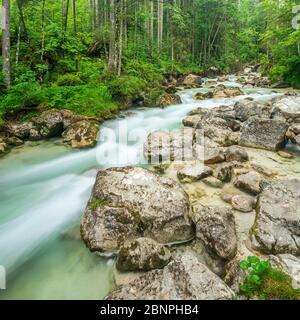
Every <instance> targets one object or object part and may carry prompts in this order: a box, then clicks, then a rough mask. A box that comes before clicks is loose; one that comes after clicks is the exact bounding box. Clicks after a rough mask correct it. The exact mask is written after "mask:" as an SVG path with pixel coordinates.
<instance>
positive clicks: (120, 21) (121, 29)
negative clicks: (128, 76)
mask: <svg viewBox="0 0 300 320" xmlns="http://www.w3.org/2000/svg"><path fill="white" fill-rule="evenodd" d="M119 5H120V16H119V48H118V49H119V50H118V60H119V61H118V76H120V75H121V71H122V51H123V1H122V0H120V3H119Z"/></svg>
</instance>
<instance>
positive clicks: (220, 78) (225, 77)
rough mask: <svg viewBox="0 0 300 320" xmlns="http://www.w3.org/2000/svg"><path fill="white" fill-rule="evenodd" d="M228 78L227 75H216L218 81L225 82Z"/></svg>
mask: <svg viewBox="0 0 300 320" xmlns="http://www.w3.org/2000/svg"><path fill="white" fill-rule="evenodd" d="M228 80H229V76H226V75H224V76H221V77H218V81H219V82H225V81H228Z"/></svg>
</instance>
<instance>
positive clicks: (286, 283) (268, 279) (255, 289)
mask: <svg viewBox="0 0 300 320" xmlns="http://www.w3.org/2000/svg"><path fill="white" fill-rule="evenodd" d="M240 267H241V269H242V270H244V271H245V272H246V273H247V276H246V279H245V281H244V283H243V284H242V285H241V286H240V291H241V293H242V294H243V295H245V296H246V297H247V298H248V299H252V298H258V299H260V300H300V290H299V289H298V290H296V289H294V288H293V286H292V279H291V277H290V276H289V275H287V274H286V273H285V272H284V271H282V270H280V269H277V268H274V267H273V266H272V265H271V264H270V262H269V261H265V260H260V259H259V258H257V257H255V256H249V257H248V258H247V260H243V261H241V262H240Z"/></svg>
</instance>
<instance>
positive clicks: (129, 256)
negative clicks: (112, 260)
mask: <svg viewBox="0 0 300 320" xmlns="http://www.w3.org/2000/svg"><path fill="white" fill-rule="evenodd" d="M170 260H171V253H170V251H169V250H168V249H167V248H166V247H165V246H164V245H162V244H159V243H157V242H156V241H154V240H152V239H150V238H138V239H135V240H133V241H131V242H125V243H124V244H123V245H122V246H121V248H120V251H119V255H118V259H117V262H116V266H117V269H118V270H120V271H150V270H152V269H161V268H163V267H164V266H166V265H167V264H168V263H169V261H170Z"/></svg>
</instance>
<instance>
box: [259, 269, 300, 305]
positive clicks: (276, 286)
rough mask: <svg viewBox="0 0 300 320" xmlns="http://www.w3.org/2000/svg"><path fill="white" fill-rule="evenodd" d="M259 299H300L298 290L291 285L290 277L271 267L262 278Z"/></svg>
mask: <svg viewBox="0 0 300 320" xmlns="http://www.w3.org/2000/svg"><path fill="white" fill-rule="evenodd" d="M259 297H260V298H261V299H267V300H300V290H296V289H294V288H293V286H292V279H291V277H290V276H288V275H287V274H286V273H284V272H283V271H281V270H279V269H271V270H269V271H268V272H267V273H266V275H265V276H264V277H263V279H262V284H261V292H259Z"/></svg>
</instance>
